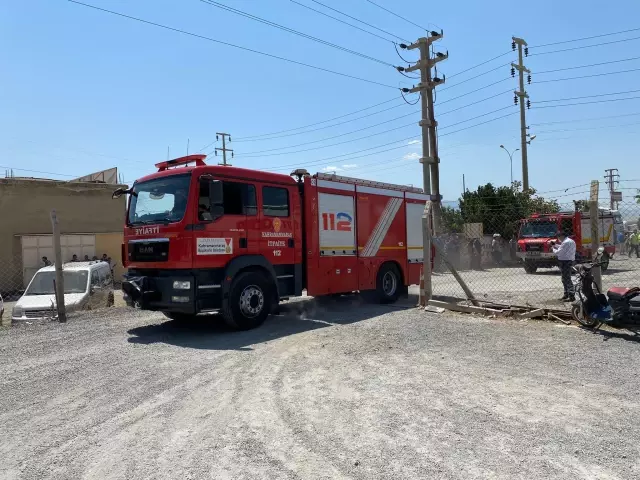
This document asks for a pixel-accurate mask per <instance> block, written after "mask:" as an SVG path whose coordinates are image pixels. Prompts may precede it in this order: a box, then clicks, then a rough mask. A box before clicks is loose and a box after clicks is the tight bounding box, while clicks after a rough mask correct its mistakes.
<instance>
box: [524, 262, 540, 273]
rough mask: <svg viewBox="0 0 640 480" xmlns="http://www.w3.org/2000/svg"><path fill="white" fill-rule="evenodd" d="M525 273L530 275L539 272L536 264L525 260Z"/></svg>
mask: <svg viewBox="0 0 640 480" xmlns="http://www.w3.org/2000/svg"><path fill="white" fill-rule="evenodd" d="M524 271H525V272H527V273H529V274H532V273H536V272H537V271H538V267H536V265H535V264H533V263H531V262H527V261H526V260H525V262H524Z"/></svg>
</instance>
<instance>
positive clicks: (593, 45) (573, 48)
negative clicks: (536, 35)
mask: <svg viewBox="0 0 640 480" xmlns="http://www.w3.org/2000/svg"><path fill="white" fill-rule="evenodd" d="M633 40H640V37H631V38H623V39H622V40H612V41H610V42H602V43H594V44H592V45H582V46H580V47H571V48H563V49H560V50H551V51H549V52H539V53H532V54H531V55H529V56H530V57H533V56H535V55H548V54H550V53H561V52H570V51H572V50H581V49H583V48H592V47H602V46H604V45H612V44H614V43H623V42H631V41H633ZM531 48H533V47H531Z"/></svg>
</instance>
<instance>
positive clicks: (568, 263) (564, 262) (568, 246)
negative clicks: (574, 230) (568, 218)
mask: <svg viewBox="0 0 640 480" xmlns="http://www.w3.org/2000/svg"><path fill="white" fill-rule="evenodd" d="M558 240H560V243H559V244H554V245H553V247H552V248H553V253H555V254H556V255H557V256H558V264H559V265H560V272H561V273H562V286H563V287H564V295H563V297H562V298H561V299H560V300H561V301H563V302H573V301H574V300H575V299H576V297H575V291H574V288H573V282H572V281H571V267H572V266H573V262H575V260H576V242H574V241H573V240H571V239H570V238H569V234H568V232H566V231H564V232H560V233H558Z"/></svg>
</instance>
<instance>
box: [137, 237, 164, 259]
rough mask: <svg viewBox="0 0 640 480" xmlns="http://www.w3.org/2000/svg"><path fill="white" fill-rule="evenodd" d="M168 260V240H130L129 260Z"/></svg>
mask: <svg viewBox="0 0 640 480" xmlns="http://www.w3.org/2000/svg"><path fill="white" fill-rule="evenodd" d="M167 260H169V242H168V241H149V242H144V241H143V242H130V243H129V261H130V262H166V261H167Z"/></svg>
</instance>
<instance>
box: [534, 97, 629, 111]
mask: <svg viewBox="0 0 640 480" xmlns="http://www.w3.org/2000/svg"><path fill="white" fill-rule="evenodd" d="M638 98H640V96H637V97H625V98H610V99H608V100H592V101H590V102H578V103H563V104H560V105H542V106H541V107H533V108H536V109H539V108H556V107H570V106H573V105H589V104H592V103H608V102H621V101H622V100H636V99H638Z"/></svg>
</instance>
